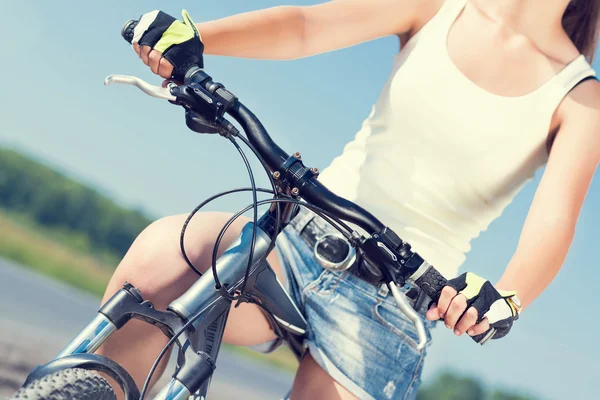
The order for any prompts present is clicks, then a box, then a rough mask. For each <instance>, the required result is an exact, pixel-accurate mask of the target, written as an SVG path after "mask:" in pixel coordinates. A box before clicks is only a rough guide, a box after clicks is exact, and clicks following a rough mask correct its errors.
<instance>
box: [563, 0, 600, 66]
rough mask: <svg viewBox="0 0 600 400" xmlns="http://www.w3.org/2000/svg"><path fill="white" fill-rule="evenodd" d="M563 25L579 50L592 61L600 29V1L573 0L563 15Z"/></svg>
mask: <svg viewBox="0 0 600 400" xmlns="http://www.w3.org/2000/svg"><path fill="white" fill-rule="evenodd" d="M562 25H563V28H564V29H565V32H567V34H568V35H569V37H570V38H571V41H573V43H574V44H575V46H577V49H579V52H580V53H582V54H584V55H585V57H586V58H587V59H588V61H589V62H590V63H592V61H594V54H596V47H597V45H598V33H599V30H600V1H599V0H571V3H569V5H568V6H567V9H566V10H565V13H564V15H563V18H562Z"/></svg>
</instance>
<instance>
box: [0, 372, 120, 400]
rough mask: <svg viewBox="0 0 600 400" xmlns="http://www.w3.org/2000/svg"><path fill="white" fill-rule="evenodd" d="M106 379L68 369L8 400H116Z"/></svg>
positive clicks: (44, 378)
mask: <svg viewBox="0 0 600 400" xmlns="http://www.w3.org/2000/svg"><path fill="white" fill-rule="evenodd" d="M116 398H117V397H116V396H115V393H114V391H113V389H112V387H111V386H110V385H109V384H108V382H107V381H106V379H104V378H102V377H101V376H100V375H98V374H96V373H95V372H94V371H90V370H87V369H81V368H69V369H64V370H62V371H58V372H55V373H53V374H50V375H46V376H44V377H43V378H41V379H39V380H37V381H33V382H31V383H30V384H29V385H27V386H24V387H22V388H21V389H19V390H18V391H17V392H16V393H15V394H14V395H13V397H11V398H10V400H25V399H27V400H67V399H68V400H71V399H73V400H116Z"/></svg>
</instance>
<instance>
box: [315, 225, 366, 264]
mask: <svg viewBox="0 0 600 400" xmlns="http://www.w3.org/2000/svg"><path fill="white" fill-rule="evenodd" d="M314 252H315V257H316V258H317V261H318V262H319V264H320V265H321V266H322V267H323V268H325V269H329V270H332V271H345V270H347V269H348V268H350V267H351V266H352V265H353V264H354V262H355V261H356V250H355V249H354V247H352V246H351V245H350V243H348V241H347V240H346V238H344V237H343V236H340V235H338V234H335V233H330V234H326V235H324V236H321V237H320V238H319V239H317V241H316V242H315V246H314Z"/></svg>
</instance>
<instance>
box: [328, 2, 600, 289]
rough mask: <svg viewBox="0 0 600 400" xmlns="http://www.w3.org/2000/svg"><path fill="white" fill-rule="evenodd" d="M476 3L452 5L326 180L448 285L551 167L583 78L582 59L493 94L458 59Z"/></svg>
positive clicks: (413, 48)
mask: <svg viewBox="0 0 600 400" xmlns="http://www.w3.org/2000/svg"><path fill="white" fill-rule="evenodd" d="M466 3H467V0H446V2H445V3H444V4H443V5H442V7H441V8H440V10H439V11H438V12H437V13H436V14H435V15H434V16H433V17H432V18H431V19H430V20H429V21H428V22H427V23H426V24H425V25H424V26H423V27H422V28H421V29H420V30H419V31H418V32H417V33H416V34H415V35H414V36H413V37H411V38H410V40H409V41H408V43H406V44H405V45H404V46H403V47H402V49H401V51H400V53H399V54H397V55H396V56H395V58H394V63H393V68H392V73H391V76H390V77H389V79H388V81H387V82H386V84H385V86H384V88H383V90H382V93H381V95H380V97H379V99H378V100H377V102H376V103H375V105H374V106H373V108H372V111H371V114H370V115H369V117H368V118H367V119H366V120H365V121H364V123H363V125H362V127H361V129H360V130H359V132H358V133H357V134H356V137H355V138H354V140H352V141H351V142H350V143H348V144H347V145H346V146H345V148H344V151H343V153H342V154H341V155H340V156H338V157H337V158H335V159H334V160H333V162H332V163H331V165H330V166H329V167H327V168H326V169H325V170H323V172H322V173H321V175H320V177H319V179H320V180H321V181H322V182H323V183H325V184H326V185H327V186H328V187H329V188H330V189H331V190H332V191H333V192H335V193H337V194H338V195H340V196H342V197H345V198H347V199H349V200H351V201H354V202H355V203H357V204H359V205H360V206H362V207H364V208H365V209H367V210H369V211H370V212H371V213H373V214H374V215H375V216H376V217H378V218H379V219H381V221H382V222H384V223H385V224H386V225H388V226H389V227H391V228H392V229H393V230H394V231H395V232H396V233H397V234H398V235H399V236H400V237H401V238H402V239H403V240H405V241H408V242H409V243H410V244H411V245H412V247H413V249H414V250H415V251H417V252H418V253H419V254H420V255H421V256H423V257H424V258H425V259H426V260H427V261H428V262H430V263H431V264H433V265H434V266H436V267H437V269H438V270H439V271H440V272H441V273H442V274H443V275H445V276H446V277H447V278H452V277H454V276H456V275H457V272H458V269H459V267H460V265H461V264H462V263H463V261H464V259H465V254H466V253H467V252H468V251H469V250H470V248H471V246H470V242H471V240H472V239H473V238H475V237H477V236H478V235H479V234H480V232H482V231H484V230H485V229H486V228H487V227H488V225H489V224H490V223H491V222H492V221H493V220H494V219H496V218H497V217H498V216H500V214H501V213H502V211H503V210H504V208H505V207H506V206H507V205H508V204H509V203H510V202H511V201H512V200H513V198H514V197H515V196H516V195H517V193H518V192H519V191H520V189H521V188H522V187H523V186H524V185H525V183H527V182H528V181H529V180H531V178H532V177H533V175H534V173H535V171H536V170H537V169H539V168H540V167H541V166H542V165H544V164H545V163H546V161H547V150H546V140H547V137H548V131H549V129H550V123H551V119H552V116H553V114H554V112H555V110H556V108H557V107H558V104H559V103H560V102H561V100H562V99H563V97H564V96H565V95H566V94H567V93H568V92H569V90H570V89H571V88H573V87H574V86H575V85H576V84H577V83H578V82H580V81H581V80H582V79H583V78H586V77H589V76H595V75H596V74H595V72H594V70H593V69H592V68H591V66H590V65H589V63H588V62H587V60H586V59H585V57H584V55H583V54H581V55H580V56H579V57H577V58H576V59H575V60H573V61H572V62H571V63H569V64H568V65H567V66H566V67H565V68H564V69H562V70H561V71H560V72H559V73H558V74H557V75H555V76H554V77H553V78H551V79H550V80H549V81H548V82H546V83H545V84H544V85H543V86H541V87H540V88H538V89H537V90H535V91H533V92H531V93H529V94H526V95H523V96H518V97H504V96H500V95H496V94H493V93H490V92H487V91H486V90H485V89H483V88H481V87H480V86H478V85H476V84H475V83H474V82H472V81H471V80H469V79H468V78H467V77H466V76H465V75H463V74H462V72H461V71H460V70H459V69H458V68H457V67H456V66H455V64H453V62H452V61H451V60H450V58H449V56H448V52H447V48H446V37H447V34H448V31H449V28H450V26H451V24H452V23H453V22H454V20H455V19H456V17H458V14H459V13H460V11H461V10H462V9H463V7H464V6H465V5H466Z"/></svg>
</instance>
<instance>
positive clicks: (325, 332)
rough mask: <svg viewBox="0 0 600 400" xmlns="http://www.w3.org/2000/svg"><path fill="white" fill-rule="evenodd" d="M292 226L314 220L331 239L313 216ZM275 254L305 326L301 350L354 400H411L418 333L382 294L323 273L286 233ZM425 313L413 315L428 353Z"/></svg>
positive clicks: (419, 359)
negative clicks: (420, 321) (424, 335)
mask: <svg viewBox="0 0 600 400" xmlns="http://www.w3.org/2000/svg"><path fill="white" fill-rule="evenodd" d="M296 218H306V219H307V220H308V219H312V218H316V220H315V221H314V222H313V223H319V224H322V226H323V227H326V229H329V230H331V231H335V229H334V228H332V227H331V226H330V225H329V224H327V223H326V222H325V221H324V220H322V219H321V218H320V217H316V216H315V215H314V214H313V213H312V212H307V211H303V212H302V213H301V214H300V215H299V216H298V217H296ZM301 222H302V221H301ZM301 226H303V225H301ZM277 252H278V257H279V261H280V262H281V265H282V267H283V269H284V273H285V275H286V280H285V282H286V285H287V289H288V290H289V292H290V295H291V296H292V299H293V300H294V301H295V302H296V304H297V305H298V307H299V309H300V310H301V311H302V313H303V314H304V316H305V318H306V320H307V321H308V324H309V327H308V331H307V336H306V345H307V346H308V349H309V351H310V354H311V356H312V357H313V358H314V359H315V361H316V362H317V363H318V364H319V365H320V366H321V367H322V368H323V369H324V370H325V371H326V372H327V373H328V374H329V375H330V376H331V377H332V378H333V379H335V380H336V381H337V382H338V383H340V384H341V385H342V386H344V387H345V388H346V389H347V390H348V391H350V392H351V393H352V394H354V395H355V396H357V397H358V398H360V399H414V398H416V393H417V389H418V387H419V384H420V375H421V370H422V368H423V358H424V356H425V352H426V350H425V349H424V350H421V351H419V350H417V343H418V339H417V332H416V329H415V328H414V325H413V323H412V322H411V321H410V320H409V319H408V318H407V317H405V316H404V314H402V313H401V312H400V310H399V309H398V307H397V306H396V303H395V302H394V298H393V297H392V295H391V293H388V288H387V287H386V286H385V285H382V286H376V285H372V284H370V283H368V282H366V281H363V280H362V279H360V278H358V277H357V276H355V275H354V274H352V273H350V272H348V271H342V272H339V271H330V270H326V269H323V267H321V265H320V264H318V262H317V260H316V258H315V257H314V253H313V249H312V248H310V247H309V246H308V244H307V243H306V242H305V241H304V239H302V237H300V235H299V233H298V231H297V230H296V228H295V227H294V226H291V225H289V226H288V227H286V228H285V230H284V231H283V232H282V233H281V234H280V235H279V237H278V238H277ZM410 288H411V286H410V285H405V286H404V287H403V288H401V292H403V293H406V292H407V291H408V290H409V289H410ZM411 305H412V301H411ZM426 308H427V302H425V304H424V305H423V306H422V307H421V309H420V310H417V311H418V312H419V314H420V315H421V318H422V319H423V321H424V323H425V330H426V332H427V337H428V343H427V346H429V345H430V344H431V335H430V332H429V331H430V329H431V328H432V327H433V325H434V323H433V322H431V321H428V320H426V319H425V316H424V315H425V312H426ZM427 346H426V348H427Z"/></svg>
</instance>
